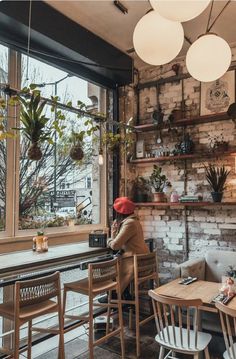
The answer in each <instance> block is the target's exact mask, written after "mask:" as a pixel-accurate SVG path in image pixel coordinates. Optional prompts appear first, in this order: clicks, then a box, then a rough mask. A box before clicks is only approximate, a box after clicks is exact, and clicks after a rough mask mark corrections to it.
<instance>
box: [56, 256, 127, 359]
mask: <svg viewBox="0 0 236 359" xmlns="http://www.w3.org/2000/svg"><path fill="white" fill-rule="evenodd" d="M113 290H115V291H116V292H117V298H118V300H117V304H114V303H111V292H112V291H113ZM69 291H71V292H76V293H80V294H83V295H87V296H88V297H89V313H88V316H84V315H65V311H66V299H67V293H68V292H69ZM104 292H108V303H104V304H103V303H93V300H94V298H95V297H96V296H98V295H99V294H102V293H104ZM94 307H105V308H107V312H108V319H110V317H109V313H110V310H111V308H112V307H114V308H117V307H118V316H119V327H118V328H117V329H116V330H114V331H112V332H111V333H109V330H108V328H109V322H107V330H106V335H104V336H103V337H102V338H100V339H98V340H96V341H95V340H94V338H93V317H94V312H93V309H94ZM63 314H64V318H70V319H78V320H80V323H78V324H76V325H75V326H73V327H72V329H74V328H75V327H79V326H81V325H84V324H85V323H89V358H90V359H93V358H94V353H93V349H94V347H95V346H96V345H99V344H101V343H102V342H104V341H106V340H107V339H109V338H110V337H112V336H114V335H117V334H120V341H121V357H122V359H124V358H125V350H124V333H123V318H122V305H121V291H120V277H119V270H118V259H117V258H116V259H112V260H110V261H106V262H100V263H94V264H89V266H88V278H85V279H82V280H80V281H76V282H72V283H66V284H65V285H64V298H63Z"/></svg>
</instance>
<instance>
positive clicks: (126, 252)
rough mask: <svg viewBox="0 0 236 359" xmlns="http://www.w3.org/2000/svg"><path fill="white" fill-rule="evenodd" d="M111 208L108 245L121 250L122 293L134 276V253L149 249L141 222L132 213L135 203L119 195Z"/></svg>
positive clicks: (145, 251) (143, 252) (146, 251)
mask: <svg viewBox="0 0 236 359" xmlns="http://www.w3.org/2000/svg"><path fill="white" fill-rule="evenodd" d="M113 208H114V209H115V211H116V220H115V221H114V222H113V224H112V227H111V239H109V240H108V246H109V247H110V248H112V249H113V250H121V252H122V256H121V263H120V280H121V293H123V291H124V290H125V289H126V287H127V286H128V285H129V283H130V282H131V280H132V279H133V276H134V273H133V271H134V264H133V263H134V258H133V257H134V255H135V254H145V253H149V249H148V246H147V245H146V243H145V241H144V237H143V230H142V227H141V224H140V223H139V220H138V218H137V216H136V215H135V214H134V209H135V204H134V203H133V202H132V201H131V200H130V199H129V198H128V197H119V198H117V199H116V200H115V202H114V205H113Z"/></svg>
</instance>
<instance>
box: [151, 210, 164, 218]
mask: <svg viewBox="0 0 236 359" xmlns="http://www.w3.org/2000/svg"><path fill="white" fill-rule="evenodd" d="M165 214H166V211H165V210H160V209H153V210H152V215H153V216H163V215H165Z"/></svg>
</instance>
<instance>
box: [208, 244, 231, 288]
mask: <svg viewBox="0 0 236 359" xmlns="http://www.w3.org/2000/svg"><path fill="white" fill-rule="evenodd" d="M205 260H206V275H205V280H208V281H210V282H221V278H222V276H223V275H226V272H227V270H228V269H229V266H230V265H232V266H235V265H236V252H232V251H220V250H211V251H209V252H207V253H206V255H205Z"/></svg>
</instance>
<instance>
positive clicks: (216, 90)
mask: <svg viewBox="0 0 236 359" xmlns="http://www.w3.org/2000/svg"><path fill="white" fill-rule="evenodd" d="M233 102H235V71H234V70H233V71H228V72H226V74H225V75H224V76H222V77H221V78H220V79H218V80H216V81H212V82H201V98H200V115H201V116H203V115H212V114H214V113H221V112H226V111H227V110H228V107H229V105H230V104H231V103H233Z"/></svg>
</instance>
